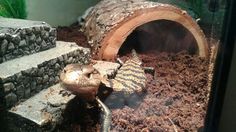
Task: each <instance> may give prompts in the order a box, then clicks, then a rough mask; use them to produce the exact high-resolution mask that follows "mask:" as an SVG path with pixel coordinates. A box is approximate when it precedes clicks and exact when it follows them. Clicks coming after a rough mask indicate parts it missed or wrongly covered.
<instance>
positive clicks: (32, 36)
mask: <svg viewBox="0 0 236 132" xmlns="http://www.w3.org/2000/svg"><path fill="white" fill-rule="evenodd" d="M35 40H36V36H35V35H34V34H32V35H31V36H30V38H29V41H30V42H35Z"/></svg>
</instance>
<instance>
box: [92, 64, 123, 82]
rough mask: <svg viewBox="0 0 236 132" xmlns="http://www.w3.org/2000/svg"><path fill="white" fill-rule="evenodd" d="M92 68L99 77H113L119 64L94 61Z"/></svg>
mask: <svg viewBox="0 0 236 132" xmlns="http://www.w3.org/2000/svg"><path fill="white" fill-rule="evenodd" d="M94 63H95V64H94V65H93V67H94V68H95V69H97V70H98V71H99V72H100V74H101V75H103V76H107V77H108V78H109V77H113V76H114V74H115V73H116V71H117V70H118V68H119V67H120V64H119V63H114V62H109V61H94Z"/></svg>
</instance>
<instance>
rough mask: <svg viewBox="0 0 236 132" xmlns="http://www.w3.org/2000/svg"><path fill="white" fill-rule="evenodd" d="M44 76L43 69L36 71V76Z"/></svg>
mask: <svg viewBox="0 0 236 132" xmlns="http://www.w3.org/2000/svg"><path fill="white" fill-rule="evenodd" d="M43 74H44V67H41V68H40V69H39V70H38V75H39V76H43Z"/></svg>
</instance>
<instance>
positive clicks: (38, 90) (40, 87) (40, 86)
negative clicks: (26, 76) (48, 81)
mask: <svg viewBox="0 0 236 132" xmlns="http://www.w3.org/2000/svg"><path fill="white" fill-rule="evenodd" d="M42 89H43V85H42V84H40V85H38V86H37V88H36V91H37V92H40V91H41V90H42Z"/></svg>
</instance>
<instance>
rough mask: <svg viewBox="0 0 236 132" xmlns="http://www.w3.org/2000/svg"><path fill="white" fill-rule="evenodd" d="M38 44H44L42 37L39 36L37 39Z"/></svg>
mask: <svg viewBox="0 0 236 132" xmlns="http://www.w3.org/2000/svg"><path fill="white" fill-rule="evenodd" d="M35 41H36V43H37V44H41V42H42V39H41V37H40V36H38V37H37V38H36V40H35Z"/></svg>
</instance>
